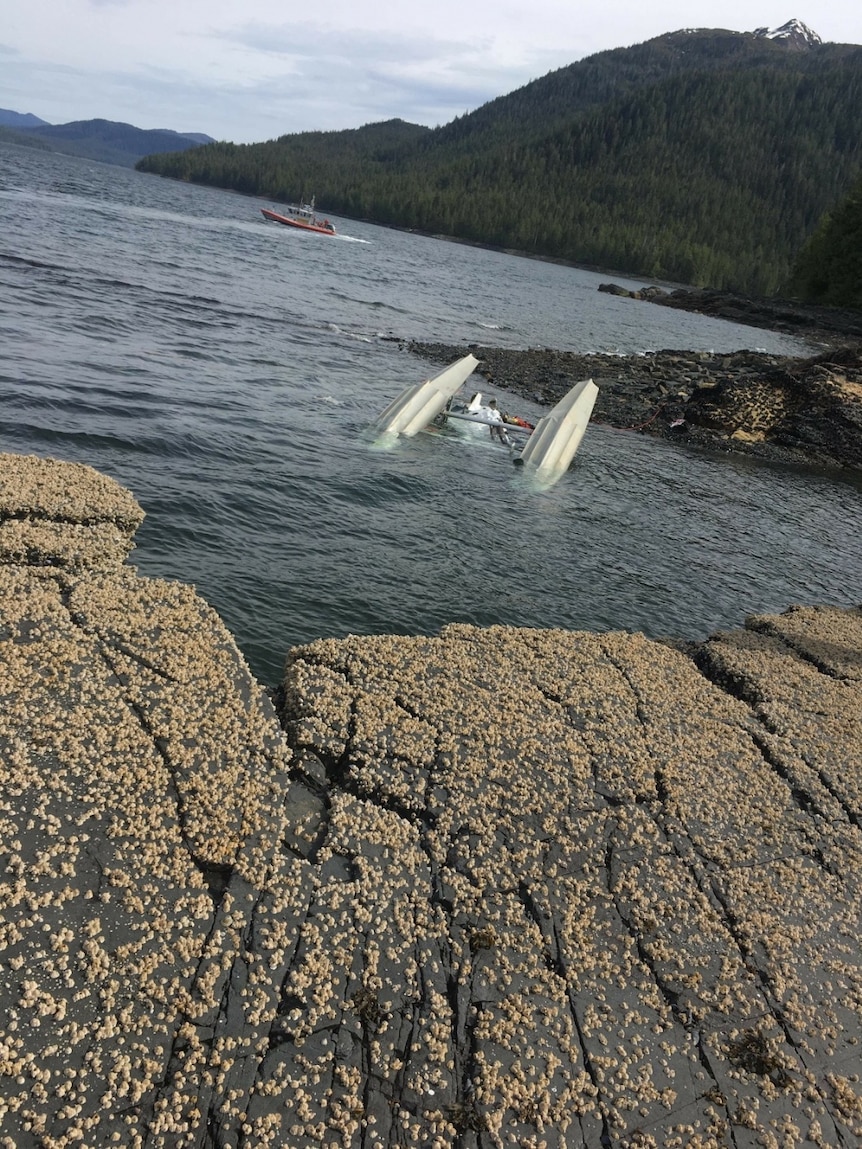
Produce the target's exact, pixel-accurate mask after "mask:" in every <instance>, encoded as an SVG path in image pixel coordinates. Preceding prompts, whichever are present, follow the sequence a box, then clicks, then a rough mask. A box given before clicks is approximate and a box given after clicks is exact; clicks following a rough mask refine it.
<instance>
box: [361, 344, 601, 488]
mask: <svg viewBox="0 0 862 1149" xmlns="http://www.w3.org/2000/svg"><path fill="white" fill-rule="evenodd" d="M478 366H479V360H478V359H476V357H475V356H473V355H465V356H464V358H463V359H459V360H457V362H455V363H452V364H450V365H449V366H448V367H447V368H446V369H445V370H444V371H441V372H440V374H439V375H435V376H434V378H433V379H426V380H425V381H424V382H422V383H416V384H414V385H413V386H410V387H408V388H407V389H406V390H405V391H403V392H402V393H401V394H400V395H399V396H398V398H397V399H395V400H394V401H393V402H392V403H390V404H389V406H388V407H387V408H386V409H385V410H384V411H383V412H381V414H380V415H379V416H378V418H377V420H376V421H375V424H374V429H375V432H376V435H377V439H376V441H377V443H378V444H382V443H383V442H385V441H386V440H387V439H394V438H396V437H398V436H402V437H403V438H407V439H411V438H412V437H413V436H414V435H416V434H418V432H419V431H422V430H424V429H425V428H426V427H428V426H430V425H431V424H433V423H436V424H437V425H438V426H439V425H440V424H441V423H446V422H447V421H448V420H450V419H454V420H455V421H460V422H466V423H473V424H479V425H484V426H487V427H488V428H489V432H490V433H491V434H493V435H495V436H496V437H497V438H499V439H500V441H501V442H502V443H504V444H506V445H507V446H508V447H509V450H510V452H511V454H512V461H513V462H514V463H515V465H516V466H523V467H524V468H526V470H527V471H528V473H529V474H530V475H531V476H532V477H533V478H534V479H535V481H536V483H537V485H540V486H542V487H550V486H553V484H554V483H556V482H557V480H558V479H559V478H560V477H561V476H562V475H564V474H565V473H566V471H567V470H568V468H569V464H570V463H571V461H572V459H573V458H574V456H575V452H576V451H577V449H578V447H579V446H580V444H581V440H582V439H583V437H584V432H585V431H586V429H587V424H588V423H589V421H590V416H591V415H592V412H593V406H594V404H595V401H596V396H597V395H598V393H599V389H598V387H596V385H595V383H594V382H593V381H592V379H584V380H582V381H581V382H580V383H576V384H575V386H574V387H572V389H571V390H570V391H569V392H568V393H567V394H566V395H564V396H563V398H562V399H561V400H560V401H559V403H557V405H556V406H555V407H553V408H552V409H551V410H550V411H549V412H548V414H547V415H545V416H544V417H543V418H542V419H540V420H539V422H538V423H537V424H536V426H535V427H533V426H531V424H529V423H527V422H525V421H524V420H522V419H516V420H511V419H509V418H507V417H505V416H503V415H502V413H501V412H500V411H498V410H497V409H496V407H494V406H491V405H485V404H483V403H482V396H481V393H480V392H476V393H475V394H474V395H473V397H472V399H470V401H469V402H458V401H457V400H456V396H457V394H458V391H459V390H460V389H461V387H462V386H463V385H464V383H465V382H466V381H467V379H469V377H470V376H471V375H472V373H473V371H474V370H475V369H476V368H477V367H478ZM522 443H523V446H522V445H521V444H522Z"/></svg>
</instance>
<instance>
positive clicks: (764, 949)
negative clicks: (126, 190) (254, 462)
mask: <svg viewBox="0 0 862 1149" xmlns="http://www.w3.org/2000/svg"><path fill="white" fill-rule="evenodd" d="M140 517H141V511H140V508H139V507H137V504H136V503H135V502H134V500H133V499H132V498H131V496H130V495H129V494H128V492H126V491H124V490H123V489H122V488H121V487H119V486H117V485H116V484H112V483H111V482H110V481H109V480H106V479H104V478H103V477H102V476H99V475H97V474H96V473H95V472H92V471H89V470H88V469H87V468H75V467H70V465H68V464H63V463H55V462H50V461H45V460H38V459H33V458H22V457H18V456H8V455H7V456H0V520H2V522H0V682H2V686H0V689H2V699H3V705H2V708H0V751H2V756H0V762H2V765H0V771H2V775H1V776H2V805H0V970H2V977H0V1006H2V1009H0V1081H2V1087H0V1129H2V1137H3V1138H5V1140H2V1139H0V1144H3V1145H4V1146H6V1147H9V1149H11V1147H13V1146H14V1147H24V1146H27V1147H31V1146H32V1147H33V1149H36V1147H37V1146H38V1147H40V1149H55V1147H59V1146H68V1145H76V1144H77V1145H84V1146H104V1145H110V1144H119V1145H130V1146H132V1145H134V1146H200V1147H201V1149H204V1147H210V1146H224V1147H228V1146H230V1147H232V1149H239V1147H240V1146H242V1147H248V1149H251V1147H255V1149H257V1147H260V1149H262V1147H264V1146H290V1147H291V1149H294V1147H295V1149H302V1147H305V1146H308V1147H311V1146H315V1147H316V1146H321V1145H326V1146H356V1147H357V1149H358V1147H367V1149H376V1147H380V1149H384V1147H385V1149H388V1147H390V1146H407V1145H410V1146H428V1147H432V1146H437V1147H441V1149H442V1147H444V1146H445V1147H450V1146H458V1147H464V1149H467V1147H471V1146H472V1147H477V1149H479V1147H481V1149H486V1147H487V1149H491V1147H498V1146H505V1145H517V1146H532V1147H535V1149H538V1147H539V1146H546V1147H548V1149H551V1147H553V1146H560V1147H562V1146H566V1147H567V1149H571V1147H574V1146H581V1145H582V1146H587V1147H590V1149H596V1147H600V1146H650V1145H652V1146H667V1147H670V1146H692V1147H694V1146H697V1147H700V1149H704V1147H706V1146H725V1145H727V1146H731V1145H732V1146H752V1147H753V1146H756V1145H766V1146H769V1145H774V1146H779V1145H794V1146H812V1147H813V1146H821V1147H822V1146H827V1145H828V1146H841V1145H846V1146H850V1145H855V1144H858V1143H859V1139H860V1137H862V1084H860V1041H862V958H860V924H859V923H860V920H862V886H860V874H862V757H860V745H862V611H860V610H853V609H844V610H841V609H836V608H830V607H826V606H824V607H796V608H792V609H790V610H788V611H787V612H786V613H785V614H782V615H775V616H763V617H758V618H751V619H749V620H748V621H747V622H746V624H745V627H744V628H743V629H741V630H739V631H733V632H729V633H723V634H718V635H716V636H714V637H713V638H712V639H710V640H709V641H708V642H706V643H700V644H692V645H686V644H683V643H680V644H678V645H673V644H669V643H664V644H663V643H657V642H652V641H649V640H647V639H646V638H644V637H643V636H642V635H638V634H626V633H608V634H600V635H596V634H586V633H570V632H564V631H536V630H519V629H516V628H508V627H494V628H491V629H487V630H482V629H478V628H475V627H470V626H463V625H457V626H450V627H447V628H445V629H444V630H443V631H442V632H441V634H440V635H439V636H437V637H434V638H394V637H385V636H384V637H374V638H362V637H351V638H348V639H343V640H337V641H336V640H320V641H318V642H314V643H311V644H309V645H307V646H304V647H300V648H297V649H294V650H292V651H291V652H290V653H289V656H288V659H287V665H286V669H285V676H284V681H283V683H282V685H281V688H280V690H279V692H278V694H277V696H276V703H277V708H278V713H276V709H274V708H273V705H272V704H271V702H270V699H269V696H268V694H267V693H266V692H265V691H264V690H263V689H262V687H261V686H260V685H259V684H257V683H256V682H255V681H254V680H253V678H252V677H251V675H250V673H249V671H248V669H247V667H246V665H245V663H244V661H243V659H242V657H241V655H240V653H239V651H238V650H237V648H236V645H235V643H234V642H233V639H232V638H231V636H230V635H229V633H228V632H227V631H226V630H225V628H224V626H223V624H222V623H221V621H220V620H219V618H218V616H217V615H216V614H215V613H214V612H213V611H212V610H211V609H210V608H209V607H208V606H207V604H206V603H205V602H203V601H202V600H201V599H200V598H199V597H198V596H197V595H196V594H195V593H194V591H193V590H192V589H191V588H189V587H186V586H182V585H179V584H176V583H169V582H164V581H161V580H154V579H144V578H141V577H139V576H138V575H137V574H136V572H135V571H134V569H133V568H130V567H128V566H126V565H124V557H125V555H126V554H127V553H128V550H129V548H130V546H131V543H132V538H133V533H134V529H135V527H136V525H137V523H138V522H139V521H140ZM7 526H8V527H9V532H8V535H7V533H6V528H7ZM30 533H32V540H31V539H29V538H28V536H29V535H30ZM91 544H92V545H91ZM87 556H93V558H92V562H90V561H89V559H88V557H87ZM279 719H280V720H279Z"/></svg>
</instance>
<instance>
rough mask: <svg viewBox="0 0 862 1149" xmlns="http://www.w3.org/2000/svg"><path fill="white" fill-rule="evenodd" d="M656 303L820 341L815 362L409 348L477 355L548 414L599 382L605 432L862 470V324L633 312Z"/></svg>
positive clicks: (781, 313)
mask: <svg viewBox="0 0 862 1149" xmlns="http://www.w3.org/2000/svg"><path fill="white" fill-rule="evenodd" d="M624 294H629V295H630V294H632V293H630V292H624ZM746 302H747V303H748V309H747V310H746V308H745V306H744V305H745V304H746ZM651 304H658V305H661V306H675V307H685V308H686V309H688V310H697V311H701V310H702V311H703V312H704V314H712V315H719V316H721V317H723V318H728V319H734V320H735V321H736V322H748V323H751V324H752V325H755V326H763V327H769V328H770V329H772V330H781V331H786V332H792V333H793V334H795V335H798V336H803V337H807V338H810V339H811V341H812V355H811V357H810V358H794V357H783V356H777V355H767V354H762V353H758V352H754V351H735V352H729V353H724V354H716V353H713V352H693V351H685V350H663V351H655V352H648V353H646V354H643V355H635V356H618V355H602V354H595V355H581V354H577V353H576V352H573V351H562V350H550V349H547V350H534V349H531V350H526V351H510V350H504V349H501V348H495V347H486V346H479V345H470V346H464V345H451V344H441V343H421V342H411V343H409V344H407V345H406V346H407V347H408V349H409V350H410V351H412V352H413V353H415V354H417V355H420V356H422V357H424V358H427V359H430V360H433V361H434V362H435V363H441V364H443V363H446V362H450V361H452V360H453V359H456V358H458V357H460V356H461V355H464V354H466V353H467V351H471V352H472V353H473V354H474V355H476V356H477V358H479V359H480V361H481V365H480V367H479V369H478V370H479V373H480V374H482V375H484V376H485V377H486V379H487V380H488V384H489V386H490V387H493V388H494V389H496V390H499V391H503V392H506V393H508V394H511V395H513V396H519V397H523V398H528V399H531V400H533V401H534V402H537V403H540V404H542V405H543V406H551V405H553V404H554V403H555V402H556V401H557V400H558V399H559V398H561V397H562V395H564V394H565V392H566V391H567V390H568V389H569V388H570V387H571V386H572V385H573V384H574V383H575V382H577V381H578V380H579V379H583V378H587V377H589V378H592V379H593V380H594V381H595V383H596V384H597V385H598V387H599V396H598V399H597V401H596V406H595V410H594V413H593V421H594V422H596V423H607V424H609V425H610V426H613V427H616V428H620V429H630V430H633V431H638V432H641V433H644V434H651V435H657V436H661V437H665V438H668V439H673V440H675V441H677V442H682V443H686V444H688V445H690V446H692V447H697V448H704V449H707V450H711V451H722V452H728V451H730V452H735V453H740V454H748V455H755V456H757V457H760V458H764V459H770V460H775V461H782V462H791V463H802V464H814V465H817V466H827V467H841V468H851V469H854V470H857V469H860V468H862V316H860V315H859V314H858V313H855V312H836V311H833V310H830V309H825V308H821V309H810V308H808V309H799V308H797V309H796V310H793V306H792V305H790V304H784V305H781V306H779V305H772V306H770V305H768V304H766V303H757V304H752V303H751V302H750V301H744V300H739V299H738V298H737V297H734V296H726V295H725V296H721V295H719V294H718V293H711V292H675V293H673V294H671V295H668V296H658V297H650V304H646V303H644V302H642V301H641V300H640V299H638V300H637V301H636V302H633V304H632V305H633V306H645V305H651ZM818 344H819V349H817V345H818Z"/></svg>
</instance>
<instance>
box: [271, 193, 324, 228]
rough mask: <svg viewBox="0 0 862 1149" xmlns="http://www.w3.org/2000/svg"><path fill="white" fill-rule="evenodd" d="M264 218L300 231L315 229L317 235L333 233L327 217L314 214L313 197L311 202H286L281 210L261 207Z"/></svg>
mask: <svg viewBox="0 0 862 1149" xmlns="http://www.w3.org/2000/svg"><path fill="white" fill-rule="evenodd" d="M260 210H261V212H262V214H263V217H264V219H269V220H272V222H273V223H285V224H287V226H288V227H298V228H300V229H301V230H302V231H316V232H317V234H318V235H335V228H334V227H333V226H332V224H331V223H330V222H329V220H328V219H320V218H319V217H318V216H316V215H315V214H314V197H312V200H311V203H302V201H300V202H299V203H298V204H295V203H293V204H288V205H287V207H286V208H284V209H283V210H282V211H273V210H272V209H270V208H265V207H262V208H261V209H260Z"/></svg>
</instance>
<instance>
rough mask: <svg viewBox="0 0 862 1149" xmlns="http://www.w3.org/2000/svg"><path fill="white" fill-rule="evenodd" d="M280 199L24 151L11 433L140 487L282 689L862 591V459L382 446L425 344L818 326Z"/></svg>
mask: <svg viewBox="0 0 862 1149" xmlns="http://www.w3.org/2000/svg"><path fill="white" fill-rule="evenodd" d="M261 206H267V203H266V202H265V201H259V200H255V199H250V198H245V197H241V196H237V195H233V194H230V193H226V192H219V191H211V190H205V189H201V188H194V187H187V186H184V185H180V184H174V183H170V182H167V181H163V180H160V179H158V178H157V177H153V176H144V175H139V174H137V173H135V172H129V171H126V170H124V169H121V168H113V167H108V166H104V165H99V164H94V163H90V162H88V161H80V160H75V159H71V158H68V157H61V156H54V155H50V154H42V153H38V152H30V151H28V150H25V149H19V148H15V147H12V146H8V145H3V144H0V337H2V348H3V353H2V357H0V400H2V406H0V450H5V451H17V452H23V453H37V454H41V455H52V456H54V457H57V458H62V459H71V460H77V461H81V462H86V463H90V464H91V465H93V466H95V467H97V468H98V469H99V470H101V471H104V472H105V473H106V474H109V475H112V476H113V477H115V478H116V479H118V480H119V481H120V482H122V483H124V484H125V485H126V486H128V487H130V488H131V489H132V490H133V491H134V493H135V495H136V496H137V498H138V500H139V501H140V503H141V504H142V505H143V507H144V509H145V510H146V512H147V518H146V520H145V522H144V525H143V527H142V528H141V530H140V532H139V534H138V537H137V550H136V551H135V552H134V555H133V560H132V561H133V562H134V563H135V564H136V565H137V567H138V568H139V570H140V571H141V573H142V574H146V575H153V576H161V577H166V578H176V579H181V580H183V581H185V582H191V583H194V584H195V585H196V586H197V588H198V590H199V591H200V592H201V593H202V594H203V595H204V596H205V597H206V598H207V600H208V601H209V602H210V603H211V604H212V605H213V606H214V607H216V609H217V610H218V611H219V612H220V614H221V615H222V617H223V618H224V619H225V621H226V622H227V624H228V626H229V627H230V628H231V630H232V631H233V633H234V634H235V636H236V638H237V641H238V643H239V645H240V647H241V648H242V650H243V651H244V653H245V655H246V657H247V658H248V660H249V663H250V665H251V667H252V669H253V670H254V671H255V673H256V674H257V675H258V677H259V678H260V679H261V680H262V681H264V682H266V683H274V682H276V681H277V680H278V677H279V674H280V671H281V667H282V664H283V661H284V656H285V654H286V652H287V650H288V649H289V648H290V647H291V646H293V645H296V644H297V643H300V642H305V641H308V640H310V639H313V638H317V637H320V636H329V635H333V636H340V635H344V634H348V633H357V634H363V633H434V632H436V631H437V630H438V629H439V627H440V626H441V625H443V624H444V623H446V622H449V621H453V620H458V621H470V622H475V623H480V624H489V623H496V622H503V623H511V624H517V625H526V626H562V627H568V628H577V629H580V628H588V629H594V630H604V629H608V628H624V629H630V630H642V631H644V632H645V633H647V634H649V635H652V636H661V635H674V636H678V637H685V638H698V637H704V636H706V635H707V634H709V633H711V632H712V631H714V630H716V629H718V628H721V627H727V626H739V625H740V624H741V623H742V621H743V619H744V617H745V616H746V615H747V614H749V613H752V612H757V611H773V610H782V609H784V608H785V607H786V606H788V605H789V604H791V603H794V602H807V603H814V602H832V603H837V604H841V605H853V604H856V603H858V602H859V601H860V599H862V587H860V571H862V533H860V531H859V529H858V521H859V520H858V514H859V508H860V484H859V483H858V482H855V481H853V480H851V479H842V478H840V477H838V476H836V475H835V474H825V473H818V472H817V471H815V470H806V469H792V468H787V467H774V466H769V465H765V464H758V463H753V462H750V461H747V460H734V459H728V458H724V457H722V458H711V457H708V456H703V455H698V454H694V453H690V452H687V451H686V450H685V449H683V448H680V447H676V446H673V445H669V444H666V443H662V442H656V441H653V440H650V439H647V438H642V437H640V436H638V435H636V434H632V433H626V432H619V431H613V430H610V429H608V428H606V427H602V426H597V425H593V426H591V427H590V429H589V430H588V432H587V435H586V438H585V439H584V442H583V445H582V447H581V449H580V451H579V453H578V456H577V458H576V460H575V464H574V465H573V467H572V469H571V471H570V472H569V474H568V475H566V476H565V478H564V479H563V480H562V481H561V482H560V483H559V484H558V485H557V486H556V487H555V488H554V489H553V490H551V491H549V492H546V493H544V494H541V495H538V494H535V493H533V492H530V491H529V490H528V489H527V488H526V487H525V486H524V484H523V479H522V477H521V476H520V475H519V473H518V472H517V471H516V470H515V469H514V468H513V467H512V466H511V464H510V463H509V461H508V456H507V455H506V453H505V451H503V450H502V449H500V448H496V449H495V448H493V447H492V445H491V444H490V442H486V441H484V440H482V441H480V442H479V443H478V445H477V446H476V447H475V448H473V447H469V446H467V445H466V444H465V442H464V441H463V440H462V439H460V438H456V437H454V436H453V437H440V436H435V437H432V436H430V435H429V436H420V437H419V438H417V439H416V440H413V441H410V442H405V443H402V444H399V446H398V448H397V449H396V450H395V451H394V452H391V453H380V452H375V451H373V450H371V449H370V446H369V443H368V441H367V436H366V434H365V432H366V429H367V427H368V425H369V423H370V422H371V421H372V420H373V419H374V417H375V416H376V415H377V413H378V412H379V411H380V410H381V409H382V408H383V407H384V406H385V405H386V403H387V402H388V401H389V400H390V399H391V398H392V397H394V395H395V394H397V393H398V392H399V391H400V390H401V389H402V388H403V387H405V386H406V385H407V384H409V383H413V382H417V381H418V380H420V379H422V378H424V377H426V376H427V375H428V374H431V373H433V371H434V370H436V368H432V367H430V366H429V365H428V364H427V363H426V362H424V361H422V360H419V359H417V358H415V357H414V356H412V355H411V354H409V353H408V352H406V351H405V350H403V349H402V346H401V345H400V342H399V341H404V340H407V339H411V338H415V339H422V340H441V341H445V342H447V343H458V342H462V341H463V342H464V343H474V342H478V343H486V344H489V345H498V346H505V347H561V348H569V349H572V350H576V351H580V352H586V351H619V352H625V353H631V352H639V351H644V350H648V349H662V348H685V349H698V348H699V349H715V350H719V351H730V350H735V349H738V348H743V347H747V348H761V349H765V350H770V351H780V352H790V353H793V352H800V353H804V351H805V348H804V345H802V344H800V343H797V342H794V341H793V340H790V339H788V338H786V337H783V336H778V335H773V334H770V333H768V332H763V331H757V330H754V329H752V328H746V327H741V326H738V325H735V324H730V323H725V322H720V321H717V320H709V319H706V318H702V317H698V316H694V315H686V314H684V313H682V312H674V311H671V310H669V309H663V308H658V307H653V306H650V305H649V304H640V303H633V302H632V301H630V300H621V299H617V298H615V297H613V296H608V295H604V294H599V293H598V292H597V290H596V288H597V286H598V284H599V282H601V280H602V278H604V279H607V278H611V276H609V275H606V276H603V277H602V276H598V275H592V274H589V273H586V272H580V271H577V270H573V269H570V268H564V267H557V266H554V265H551V264H544V263H539V262H536V261H532V260H525V259H517V258H514V257H510V256H505V255H501V254H498V253H494V252H485V251H479V250H475V249H472V248H468V247H462V246H459V245H456V244H450V243H445V242H442V241H437V240H432V239H427V238H423V237H419V236H414V235H407V234H403V233H400V232H396V231H389V230H387V229H382V228H375V227H372V226H370V225H366V224H361V223H355V222H352V221H349V220H339V219H334V222H335V225H336V227H337V228H338V229H339V231H340V232H341V233H342V234H340V235H339V236H338V237H337V238H335V239H330V238H327V237H320V236H313V235H302V234H300V233H297V232H293V231H292V230H290V229H288V228H283V227H278V226H277V225H274V224H267V223H266V222H265V221H264V220H263V217H262V216H261V214H260V210H259V209H260V207H261ZM323 206H324V207H325V205H323ZM612 278H614V279H615V280H616V281H617V282H623V283H626V284H629V285H631V286H638V284H637V283H636V282H635V281H630V280H625V279H621V277H620V276H618V275H614V276H613V277H612ZM518 410H519V411H520V412H521V413H523V414H525V415H528V416H529V415H533V416H535V415H537V414H540V413H541V412H540V411H539V409H538V408H536V407H535V406H533V405H531V404H530V403H519V404H518Z"/></svg>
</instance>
